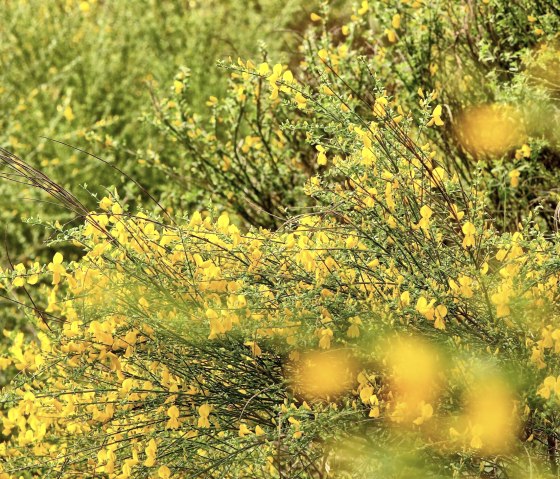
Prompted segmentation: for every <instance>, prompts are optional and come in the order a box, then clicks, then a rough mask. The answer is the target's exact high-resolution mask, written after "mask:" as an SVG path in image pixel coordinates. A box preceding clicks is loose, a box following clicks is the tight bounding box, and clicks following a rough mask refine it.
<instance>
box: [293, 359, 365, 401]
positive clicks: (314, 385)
mask: <svg viewBox="0 0 560 479" xmlns="http://www.w3.org/2000/svg"><path fill="white" fill-rule="evenodd" d="M356 369H357V367H356V362H355V361H354V360H353V359H352V358H351V357H350V356H349V355H348V353H347V352H345V351H341V350H332V351H312V352H307V353H305V354H302V355H301V356H300V359H299V360H298V361H297V362H295V363H294V373H293V376H292V382H293V385H294V389H295V390H296V392H297V393H300V394H302V395H303V396H304V397H305V399H326V398H333V397H336V396H338V395H340V394H342V393H344V392H346V391H350V390H351V389H352V387H353V385H354V383H355V381H356V375H357V371H356Z"/></svg>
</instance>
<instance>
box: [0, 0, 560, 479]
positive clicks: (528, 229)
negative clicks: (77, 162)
mask: <svg viewBox="0 0 560 479" xmlns="http://www.w3.org/2000/svg"><path fill="white" fill-rule="evenodd" d="M405 3H406V2H405ZM416 3H420V2H416ZM369 8H370V7H369V4H368V3H367V2H363V3H361V5H360V6H359V7H358V8H357V9H356V12H355V16H356V19H355V20H353V22H355V23H352V24H350V26H347V25H345V26H343V27H341V29H340V30H341V35H342V36H345V37H350V38H349V39H348V41H340V42H338V43H336V42H334V41H333V40H332V39H330V38H329V37H328V35H327V32H326V30H325V35H324V36H317V35H315V34H314V33H310V34H309V36H307V37H306V39H305V41H304V43H303V47H302V49H301V53H302V58H303V60H302V63H301V64H300V65H299V67H298V68H297V70H296V69H295V68H291V67H289V66H286V65H284V64H280V63H279V64H271V63H268V62H266V61H261V62H256V61H250V60H245V59H242V60H239V61H238V62H236V63H232V64H228V65H227V66H226V67H227V68H228V70H229V72H230V78H231V84H230V91H231V97H228V98H227V99H225V100H221V101H220V100H218V99H211V100H209V101H210V105H209V106H210V107H211V108H213V115H212V117H211V118H210V120H208V122H207V123H199V122H198V121H197V120H196V118H195V119H188V114H187V113H188V112H186V110H187V107H186V105H185V103H184V100H183V99H182V98H181V95H182V94H183V92H184V91H188V90H187V89H186V86H185V83H188V77H187V76H186V75H184V76H183V74H182V75H180V76H179V77H177V80H176V82H178V83H177V85H176V89H175V90H176V92H175V95H177V96H176V97H175V98H171V99H166V100H165V101H161V102H160V103H159V110H158V115H157V117H156V121H157V122H160V125H161V126H162V127H163V128H164V129H167V131H170V132H172V133H173V134H174V135H175V136H176V138H177V139H178V141H180V142H181V144H182V145H184V146H185V147H186V148H187V151H190V152H191V153H190V154H188V155H186V156H185V160H186V161H188V164H187V165H186V166H185V167H184V168H183V169H181V168H180V166H181V165H175V166H169V167H168V168H169V169H166V171H167V173H168V174H174V173H176V174H177V176H178V178H179V179H180V180H181V181H190V180H191V179H193V180H194V181H196V182H197V185H199V186H200V187H202V188H206V189H208V190H210V189H214V191H216V194H217V195H218V196H217V197H218V198H219V199H220V201H221V202H223V203H222V204H221V205H220V206H221V207H222V209H214V210H212V209H211V210H209V211H208V210H197V211H194V212H193V213H191V214H189V215H187V216H181V215H172V214H170V213H169V211H167V210H166V209H165V208H163V207H161V208H159V209H156V210H155V212H152V210H151V209H150V210H148V209H147V208H146V209H144V210H142V209H138V210H137V211H135V210H133V209H132V208H129V207H128V206H127V205H126V204H124V203H123V202H121V201H119V199H118V197H117V196H112V195H107V196H105V197H103V198H102V199H101V200H100V201H99V202H98V204H97V205H96V207H95V210H94V211H91V208H89V207H87V206H86V205H85V204H84V203H83V202H81V201H80V200H79V199H78V198H76V197H75V196H73V195H72V194H71V193H70V192H69V191H67V190H65V189H64V188H62V187H60V186H58V185H57V184H56V183H54V182H52V181H51V180H50V179H49V178H48V177H46V176H45V175H43V174H42V173H41V172H39V171H37V170H35V169H33V168H31V167H30V166H29V165H27V164H26V163H24V162H23V161H21V160H20V159H19V158H17V157H16V156H14V155H12V154H10V153H8V152H5V151H4V152H2V155H1V156H0V159H1V160H2V162H3V164H4V166H5V167H6V168H7V169H9V172H10V174H11V177H12V178H15V179H17V180H21V181H25V182H29V183H31V184H33V185H35V186H38V187H42V188H44V189H45V190H46V191H47V192H48V193H50V194H51V195H52V196H53V197H54V198H55V199H56V200H57V201H58V202H59V203H61V204H63V205H64V206H66V207H67V208H68V209H69V210H71V211H72V212H73V213H75V214H76V215H77V216H78V217H80V218H82V224H81V225H79V226H74V227H62V226H60V225H52V227H53V228H54V229H56V230H57V231H58V237H57V240H56V242H55V245H56V244H58V245H66V246H67V247H69V246H73V247H75V248H78V249H79V250H80V251H81V252H82V253H83V255H82V256H81V257H80V258H78V259H76V260H70V261H69V260H67V259H65V256H64V255H63V254H61V253H60V252H59V253H56V254H55V255H54V256H53V258H52V260H51V261H50V262H49V263H48V264H46V265H40V264H36V265H23V264H22V265H15V266H14V268H13V269H12V270H11V271H6V272H5V274H4V275H3V287H4V288H5V289H6V290H8V291H12V290H14V289H15V290H17V288H24V287H27V285H29V288H33V289H36V290H37V291H38V292H39V293H40V297H41V298H42V301H41V302H40V303H39V304H36V305H35V306H34V308H32V311H33V316H34V321H35V322H36V325H37V330H38V332H37V335H36V336H37V337H36V338H35V339H34V340H31V341H27V340H25V338H24V336H23V335H22V334H21V333H18V332H6V335H7V336H8V337H9V339H10V341H11V347H10V351H9V354H7V355H5V356H3V357H2V358H1V359H0V365H2V366H3V367H6V368H15V369H16V370H18V371H20V373H19V374H18V375H17V376H16V378H15V379H14V381H13V383H12V385H11V387H10V388H8V389H6V390H5V391H4V392H3V395H2V405H3V406H2V407H3V409H2V412H1V413H0V414H1V415H0V418H1V419H2V426H3V429H2V437H3V438H4V440H3V442H2V443H1V444H0V456H1V457H2V458H3V460H4V461H3V462H2V463H0V477H2V474H3V475H4V476H5V477H18V476H19V475H21V474H30V475H35V476H37V477H69V476H71V475H77V476H80V477H111V478H112V477H114V478H122V479H124V478H128V477H154V478H157V477H159V478H171V477H176V478H181V477H246V478H258V477H278V478H297V477H301V478H319V477H342V478H344V477H356V478H361V477H395V478H397V477H434V478H436V477H494V478H505V477H555V475H557V472H558V471H557V437H556V430H557V429H558V426H559V424H558V419H557V417H556V416H557V415H556V408H557V401H558V394H559V392H558V391H560V386H558V382H559V381H560V379H558V377H557V376H558V365H559V363H558V353H559V352H560V324H559V313H560V311H559V297H558V291H559V289H558V280H559V279H560V267H559V262H558V253H559V252H560V249H559V248H560V247H559V244H558V236H557V234H553V233H551V232H550V231H544V228H543V225H542V224H540V223H539V222H538V221H536V220H535V219H534V218H533V217H532V216H531V213H530V212H529V211H528V212H526V213H525V214H524V215H522V218H523V220H522V221H519V222H516V223H515V224H512V225H509V227H508V228H507V229H506V228H504V229H502V228H500V227H499V224H497V223H496V222H495V221H494V216H493V215H494V213H495V211H496V210H495V204H494V203H493V202H492V201H491V195H490V194H489V192H488V191H487V190H486V189H485V188H486V186H487V185H488V182H487V181H486V176H485V172H484V168H483V167H477V168H476V169H473V171H471V172H469V177H467V178H464V177H463V176H462V175H461V171H459V169H458V168H456V164H455V163H454V162H453V161H452V160H448V159H447V158H446V157H445V156H444V155H443V154H442V150H441V146H440V143H439V133H437V132H438V131H439V130H440V129H442V128H445V127H446V126H447V122H448V121H449V119H448V118H447V115H446V114H445V113H444V109H443V106H442V105H441V103H439V101H440V100H439V97H438V91H437V90H433V91H427V90H426V91H422V92H421V94H420V93H418V97H419V98H417V100H418V102H417V103H418V105H415V106H414V107H413V108H412V107H411V106H410V105H409V104H408V103H407V102H401V101H400V99H399V97H398V96H393V95H391V94H390V93H389V91H388V90H387V89H386V88H384V86H383V84H382V83H381V81H380V80H379V78H378V77H377V76H376V75H375V74H374V71H373V70H372V68H371V64H370V63H369V61H368V59H367V58H366V57H364V56H363V55H361V54H360V52H359V50H357V49H354V48H353V43H352V42H353V41H354V40H353V39H352V38H353V37H352V34H353V33H352V32H354V28H357V27H356V25H357V24H359V23H360V22H361V20H360V19H361V18H363V17H365V16H366V15H367V14H368V11H369ZM418 8H420V7H418ZM323 18H324V13H322V12H319V13H315V14H313V15H312V16H311V20H313V21H314V22H316V23H321V22H322V21H323ZM392 21H393V22H394V23H393V28H394V29H398V28H399V27H400V23H399V21H400V20H399V19H398V18H397V19H395V17H393V20H392ZM397 24H398V25H397ZM345 27H346V28H345ZM393 34H394V35H395V36H391V35H390V34H389V33H388V34H387V35H388V41H390V42H391V43H394V42H393V41H392V40H396V39H397V36H396V35H397V34H396V33H393ZM495 108H499V107H495ZM185 112H186V113H185ZM500 114H502V115H506V114H505V113H503V112H501V113H500ZM506 117H507V118H509V116H508V115H506ZM222 126H223V129H222ZM467 133H468V131H467V132H466V133H465V134H467ZM475 133H476V132H475ZM467 136H468V135H467ZM512 136H513V137H515V135H512ZM512 141H514V140H512ZM516 141H519V140H518V139H515V141H514V143H515V142H516ZM466 143H468V144H470V145H473V144H474V145H479V144H480V139H479V137H477V136H476V135H474V136H469V137H468V140H466ZM524 145H525V144H524V143H522V144H513V143H512V144H511V145H510V146H508V148H509V147H511V148H516V149H519V150H520V151H521V152H522V154H523V151H526V148H527V147H528V146H527V145H526V146H524ZM524 148H525V150H524ZM514 178H516V176H515V175H512V176H510V177H509V178H508V180H507V181H509V182H510V187H515V186H513V185H512V183H515V181H514ZM302 197H305V199H302ZM158 205H159V203H157V202H156V206H158ZM283 206H288V207H290V206H291V208H288V209H284V208H283ZM303 206H305V208H302V207H303ZM298 208H301V209H298ZM228 209H230V211H232V213H233V212H235V213H237V214H236V215H234V214H229V213H228V212H227V210H228ZM247 223H249V224H250V225H252V226H247Z"/></svg>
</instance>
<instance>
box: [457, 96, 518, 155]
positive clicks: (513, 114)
mask: <svg viewBox="0 0 560 479" xmlns="http://www.w3.org/2000/svg"><path fill="white" fill-rule="evenodd" d="M455 134H456V136H457V139H458V141H459V143H460V144H461V146H462V147H463V148H464V149H465V150H466V151H468V152H469V153H470V154H471V155H473V156H474V157H481V156H493V157H496V156H502V155H504V154H505V153H507V152H508V151H509V150H511V149H512V148H515V147H519V146H521V145H522V144H523V143H524V142H525V140H526V138H527V133H526V131H525V126H524V120H523V115H522V113H521V111H520V110H519V109H517V108H515V107H514V106H512V105H508V104H500V103H495V104H487V105H478V106H473V107H469V108H467V109H465V110H464V111H463V112H462V113H461V114H460V115H459V117H458V119H457V122H456V126H455Z"/></svg>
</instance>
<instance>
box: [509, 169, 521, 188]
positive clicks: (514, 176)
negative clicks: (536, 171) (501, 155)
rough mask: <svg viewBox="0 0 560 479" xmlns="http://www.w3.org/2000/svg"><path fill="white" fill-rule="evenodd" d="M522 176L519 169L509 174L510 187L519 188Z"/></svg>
mask: <svg viewBox="0 0 560 479" xmlns="http://www.w3.org/2000/svg"><path fill="white" fill-rule="evenodd" d="M520 175H521V172H520V171H519V170H518V169H515V170H511V171H510V172H509V175H508V176H509V185H510V186H511V187H512V188H517V187H518V186H519V176H520Z"/></svg>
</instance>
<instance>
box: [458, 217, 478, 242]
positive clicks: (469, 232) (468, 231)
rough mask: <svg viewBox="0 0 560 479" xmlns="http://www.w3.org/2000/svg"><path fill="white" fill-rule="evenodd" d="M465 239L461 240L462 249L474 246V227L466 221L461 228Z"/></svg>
mask: <svg viewBox="0 0 560 479" xmlns="http://www.w3.org/2000/svg"><path fill="white" fill-rule="evenodd" d="M461 230H462V231H463V234H464V235H465V237H464V238H463V248H465V249H466V248H468V247H470V246H475V244H476V243H475V236H474V235H475V234H476V227H475V226H474V225H473V224H472V223H471V222H470V221H467V222H466V223H465V224H464V225H463V227H462V228H461Z"/></svg>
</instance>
